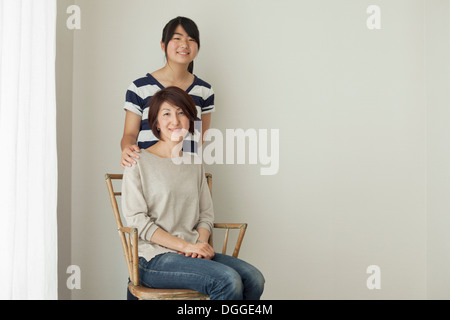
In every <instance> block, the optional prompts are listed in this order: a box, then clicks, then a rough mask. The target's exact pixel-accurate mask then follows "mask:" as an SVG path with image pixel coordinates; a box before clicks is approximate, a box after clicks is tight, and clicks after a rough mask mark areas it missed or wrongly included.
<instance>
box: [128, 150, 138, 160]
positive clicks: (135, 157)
mask: <svg viewBox="0 0 450 320" xmlns="http://www.w3.org/2000/svg"><path fill="white" fill-rule="evenodd" d="M127 156H128V157H130V158H133V159H139V155H138V154H137V153H136V152H135V151H133V150H129V151H127Z"/></svg>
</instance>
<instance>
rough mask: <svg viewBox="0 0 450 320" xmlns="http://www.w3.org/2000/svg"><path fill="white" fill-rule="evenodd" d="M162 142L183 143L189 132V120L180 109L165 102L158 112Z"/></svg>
mask: <svg viewBox="0 0 450 320" xmlns="http://www.w3.org/2000/svg"><path fill="white" fill-rule="evenodd" d="M157 127H158V128H159V129H160V133H161V140H163V141H181V140H182V139H183V138H184V137H185V136H186V134H187V133H188V132H189V118H188V117H187V116H186V115H185V114H184V112H183V110H182V109H181V108H180V107H177V106H174V105H171V104H169V103H167V102H163V103H162V105H161V107H160V108H159V112H158V125H157Z"/></svg>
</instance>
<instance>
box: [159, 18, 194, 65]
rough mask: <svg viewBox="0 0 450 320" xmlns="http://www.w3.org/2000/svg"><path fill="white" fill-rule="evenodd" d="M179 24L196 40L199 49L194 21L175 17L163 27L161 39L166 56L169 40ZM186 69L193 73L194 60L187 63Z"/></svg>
mask: <svg viewBox="0 0 450 320" xmlns="http://www.w3.org/2000/svg"><path fill="white" fill-rule="evenodd" d="M179 25H181V26H182V27H183V29H184V30H185V31H186V33H187V34H188V36H189V37H191V38H192V39H194V40H195V41H196V42H197V45H198V49H199V50H200V31H199V30H198V28H197V25H196V24H195V22H194V21H192V20H191V19H189V18H186V17H176V18H173V19H172V20H170V21H169V22H168V23H167V24H166V26H165V27H164V29H163V32H162V38H161V41H162V42H164V45H165V48H166V49H165V54H166V57H167V45H168V43H169V41H170V40H171V39H172V37H173V35H174V33H175V29H176V28H177V27H178V26H179ZM188 71H189V72H190V73H194V61H192V62H191V63H190V64H189V67H188Z"/></svg>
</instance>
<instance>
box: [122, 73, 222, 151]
mask: <svg viewBox="0 0 450 320" xmlns="http://www.w3.org/2000/svg"><path fill="white" fill-rule="evenodd" d="M163 88H164V86H163V85H162V84H161V83H159V82H158V80H156V79H155V78H154V77H153V76H152V75H151V74H149V73H147V75H146V76H145V77H142V78H139V79H137V80H135V81H133V83H132V84H131V85H130V86H129V88H128V90H127V93H126V101H125V106H124V109H125V110H130V111H131V112H134V113H136V114H137V115H140V116H141V117H142V120H141V128H140V132H139V135H138V141H137V142H138V146H139V148H141V149H142V148H143V149H146V148H148V147H150V146H152V145H153V144H155V143H156V142H157V141H158V138H156V137H155V135H154V134H153V132H152V130H151V128H150V125H149V124H148V105H149V101H150V99H151V97H152V96H153V95H154V94H155V93H156V92H158V91H159V90H161V89H163ZM186 92H187V93H188V94H189V95H190V96H191V97H192V98H193V99H194V102H195V106H196V107H197V120H198V121H200V120H201V115H202V114H206V113H210V112H213V111H214V110H215V106H214V91H213V89H212V87H211V85H210V84H208V83H207V82H205V81H203V80H202V79H200V78H198V77H197V76H195V75H194V82H193V83H192V84H191V85H190V86H189V88H188V89H187V90H186ZM197 123H199V122H197ZM195 129H196V130H195V134H194V135H191V134H189V136H188V137H186V139H185V143H184V144H183V151H187V152H193V150H196V149H197V141H198V140H199V138H200V132H201V131H200V130H201V129H200V128H197V127H196V128H195Z"/></svg>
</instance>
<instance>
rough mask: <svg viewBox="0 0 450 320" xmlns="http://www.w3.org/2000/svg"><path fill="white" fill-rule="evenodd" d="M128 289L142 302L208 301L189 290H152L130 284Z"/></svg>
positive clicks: (201, 294)
mask: <svg viewBox="0 0 450 320" xmlns="http://www.w3.org/2000/svg"><path fill="white" fill-rule="evenodd" d="M128 288H129V289H130V292H131V294H132V295H134V296H135V297H137V298H138V299H142V300H208V299H209V296H208V295H206V294H203V293H201V292H198V291H195V290H189V289H153V288H148V287H144V286H135V285H133V284H132V283H131V282H130V283H129V284H128Z"/></svg>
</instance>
